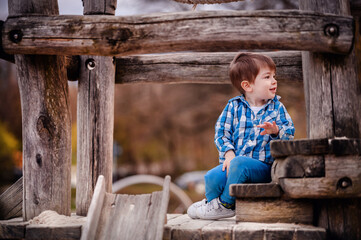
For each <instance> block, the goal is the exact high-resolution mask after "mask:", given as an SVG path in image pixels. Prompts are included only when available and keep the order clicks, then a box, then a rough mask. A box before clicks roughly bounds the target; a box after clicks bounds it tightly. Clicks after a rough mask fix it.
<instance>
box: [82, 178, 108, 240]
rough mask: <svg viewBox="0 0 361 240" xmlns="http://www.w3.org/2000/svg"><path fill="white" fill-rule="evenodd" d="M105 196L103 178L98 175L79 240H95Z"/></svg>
mask: <svg viewBox="0 0 361 240" xmlns="http://www.w3.org/2000/svg"><path fill="white" fill-rule="evenodd" d="M105 196H106V192H105V180H104V177H103V176H102V175H100V176H99V178H98V182H97V185H96V187H95V189H94V195H93V198H92V200H91V204H90V207H89V211H88V214H87V222H86V224H85V226H84V228H83V230H82V236H81V239H83V240H91V239H96V233H97V228H98V224H99V221H100V215H101V213H102V209H103V203H104V202H105V201H106V200H105Z"/></svg>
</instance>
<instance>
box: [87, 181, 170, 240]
mask: <svg viewBox="0 0 361 240" xmlns="http://www.w3.org/2000/svg"><path fill="white" fill-rule="evenodd" d="M169 183H170V177H169V176H167V177H166V178H165V180H164V186H163V191H162V192H153V193H152V194H141V195H126V194H111V193H105V184H104V179H103V178H102V177H99V181H98V183H97V186H96V192H94V196H93V200H92V202H91V205H90V208H89V215H88V217H87V218H88V219H87V223H86V225H85V227H84V230H83V233H82V239H87V240H88V239H116V238H119V236H121V237H122V239H162V236H163V227H164V223H165V217H166V213H167V208H168V201H169Z"/></svg>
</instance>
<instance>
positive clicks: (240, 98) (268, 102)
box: [236, 94, 281, 110]
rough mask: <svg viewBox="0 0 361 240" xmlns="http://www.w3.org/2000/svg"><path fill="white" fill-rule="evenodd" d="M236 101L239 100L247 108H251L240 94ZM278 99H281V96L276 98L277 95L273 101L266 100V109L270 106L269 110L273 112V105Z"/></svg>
mask: <svg viewBox="0 0 361 240" xmlns="http://www.w3.org/2000/svg"><path fill="white" fill-rule="evenodd" d="M236 99H239V100H240V101H241V102H243V103H244V104H246V106H247V107H249V108H251V106H250V105H249V103H248V102H247V100H246V98H245V97H244V94H242V95H241V96H237V97H236ZM280 99H281V96H278V95H276V96H275V97H274V98H273V99H268V101H267V103H266V107H267V106H269V105H270V108H269V110H274V105H275V103H276V102H278V101H279V100H280Z"/></svg>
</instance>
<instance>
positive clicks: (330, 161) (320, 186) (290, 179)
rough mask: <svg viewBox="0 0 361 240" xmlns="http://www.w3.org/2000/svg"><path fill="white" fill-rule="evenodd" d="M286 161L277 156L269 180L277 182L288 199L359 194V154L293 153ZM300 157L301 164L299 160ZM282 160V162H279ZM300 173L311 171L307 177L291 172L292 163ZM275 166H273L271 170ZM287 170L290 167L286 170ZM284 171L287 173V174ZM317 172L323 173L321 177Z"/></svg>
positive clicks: (353, 195) (339, 196)
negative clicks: (300, 154) (307, 154)
mask: <svg viewBox="0 0 361 240" xmlns="http://www.w3.org/2000/svg"><path fill="white" fill-rule="evenodd" d="M289 158H290V159H289V160H288V161H289V162H287V159H286V160H282V159H277V160H276V161H275V163H277V166H273V169H272V180H273V181H275V182H278V183H279V184H280V186H281V187H282V190H283V191H284V193H285V195H286V196H288V197H291V198H316V199H317V198H352V197H361V171H360V169H361V156H360V155H349V156H335V155H324V156H323V155H320V156H314V157H311V156H307V157H305V156H304V157H302V156H297V158H296V160H294V161H292V159H294V158H292V157H289ZM303 158H304V161H305V162H304V163H302V160H303ZM283 162H284V163H283ZM293 165H295V168H298V165H300V168H301V169H302V168H303V170H300V173H301V174H302V171H303V172H307V170H308V169H310V171H314V172H315V173H316V174H311V176H300V175H299V174H294V173H293V169H292V166H293ZM275 168H276V169H275ZM287 169H291V170H290V171H288V172H287ZM287 173H288V174H287ZM318 173H323V174H324V176H323V177H322V176H317V175H320V174H318Z"/></svg>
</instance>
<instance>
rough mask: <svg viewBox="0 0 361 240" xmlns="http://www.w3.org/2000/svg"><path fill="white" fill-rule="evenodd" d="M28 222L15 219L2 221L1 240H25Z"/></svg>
mask: <svg viewBox="0 0 361 240" xmlns="http://www.w3.org/2000/svg"><path fill="white" fill-rule="evenodd" d="M28 224H29V223H28V222H24V221H23V218H13V219H10V220H6V221H5V220H1V221H0V239H23V238H25V228H26V225H28Z"/></svg>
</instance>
